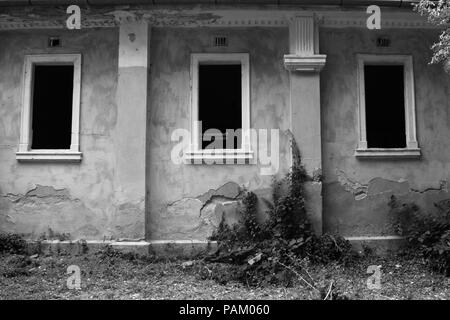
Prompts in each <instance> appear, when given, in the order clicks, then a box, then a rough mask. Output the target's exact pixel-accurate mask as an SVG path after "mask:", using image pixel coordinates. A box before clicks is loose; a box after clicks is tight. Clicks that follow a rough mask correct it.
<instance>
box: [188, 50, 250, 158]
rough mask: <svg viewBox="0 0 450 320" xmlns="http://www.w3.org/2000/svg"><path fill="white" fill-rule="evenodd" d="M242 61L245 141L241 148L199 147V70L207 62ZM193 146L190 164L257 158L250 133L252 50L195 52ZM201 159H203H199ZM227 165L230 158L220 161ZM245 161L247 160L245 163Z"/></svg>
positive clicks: (192, 115) (243, 135)
mask: <svg viewBox="0 0 450 320" xmlns="http://www.w3.org/2000/svg"><path fill="white" fill-rule="evenodd" d="M236 62H239V63H240V64H241V72H242V78H241V79H242V86H241V90H242V95H241V97H242V103H241V109H242V142H241V148H239V149H215V150H205V149H201V147H200V146H199V142H200V135H199V134H200V132H199V131H200V128H199V125H198V124H199V122H198V120H199V107H198V93H199V92H198V91H199V85H198V76H199V74H198V69H199V65H200V64H202V63H205V64H235V63H236ZM190 82H191V83H190V85H191V121H190V122H191V123H190V125H191V128H190V129H191V131H190V132H191V145H190V148H189V150H188V152H187V153H186V154H185V160H186V163H192V164H194V163H195V164H199V163H202V160H227V159H229V160H248V159H253V152H252V150H251V145H250V141H251V134H250V58H249V54H248V53H192V54H191V76H190ZM195 160H200V161H195ZM217 163H219V164H227V161H224V162H221V161H217ZM242 163H244V162H242Z"/></svg>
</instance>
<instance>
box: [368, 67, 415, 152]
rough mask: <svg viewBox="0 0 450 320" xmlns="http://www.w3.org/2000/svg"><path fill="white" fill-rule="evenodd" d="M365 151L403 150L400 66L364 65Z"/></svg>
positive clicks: (403, 112) (402, 101) (402, 104)
mask: <svg viewBox="0 0 450 320" xmlns="http://www.w3.org/2000/svg"><path fill="white" fill-rule="evenodd" d="M364 86H365V97H366V132H367V147H368V148H405V147H406V131H405V95H404V77H403V66H401V65H384V66H382V65H366V66H364Z"/></svg>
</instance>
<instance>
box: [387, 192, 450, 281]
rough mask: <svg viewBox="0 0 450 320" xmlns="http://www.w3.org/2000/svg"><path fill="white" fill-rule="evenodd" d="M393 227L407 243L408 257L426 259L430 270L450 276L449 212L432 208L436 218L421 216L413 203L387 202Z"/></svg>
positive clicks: (422, 213) (425, 214) (438, 207)
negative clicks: (392, 219) (435, 210)
mask: <svg viewBox="0 0 450 320" xmlns="http://www.w3.org/2000/svg"><path fill="white" fill-rule="evenodd" d="M389 206H390V208H391V213H392V214H393V218H394V226H395V227H396V230H397V232H398V234H399V235H403V236H405V237H406V240H407V244H408V245H407V253H408V254H411V255H413V256H417V257H420V258H423V259H425V260H426V261H427V262H428V264H429V265H430V267H431V268H432V269H433V270H435V271H437V272H441V273H444V274H446V275H447V276H450V213H449V212H450V211H449V206H448V205H439V204H435V206H436V208H437V213H436V214H427V213H424V212H422V210H420V208H419V207H418V206H417V205H416V204H414V203H400V202H399V201H398V200H397V198H396V197H395V196H392V197H391V201H390V202H389Z"/></svg>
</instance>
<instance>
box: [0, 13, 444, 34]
mask: <svg viewBox="0 0 450 320" xmlns="http://www.w3.org/2000/svg"><path fill="white" fill-rule="evenodd" d="M305 13H309V14H312V13H314V15H315V17H316V19H317V24H318V25H319V27H326V28H348V27H356V28H366V21H367V17H368V15H367V13H366V12H365V11H364V10H361V11H324V10H316V11H300V10H296V11H293V10H290V11H287V10H275V9H272V10H270V9H267V10H262V9H261V10H236V9H234V10H232V9H229V10H219V9H217V10H213V9H212V10H207V9H189V10H188V9H187V10H174V9H164V10H163V9H132V8H121V9H118V10H114V9H110V10H105V9H102V10H100V9H98V10H94V9H90V10H88V12H87V13H83V11H82V28H99V27H115V26H118V25H120V24H122V23H128V22H138V21H144V22H147V23H149V24H150V25H152V26H155V27H188V28H189V27H284V28H286V27H288V25H289V23H290V21H292V19H293V17H296V16H299V15H304V14H305ZM66 18H67V15H66V14H65V13H64V11H63V10H55V11H54V12H51V14H48V13H46V12H42V11H39V12H34V11H27V10H25V9H23V10H22V11H20V10H16V11H14V12H8V11H5V12H4V13H1V14H0V30H13V29H38V28H45V29H49V28H65V27H66V25H65V23H66V20H65V19H66ZM381 27H382V29H383V28H420V29H423V28H437V27H436V26H433V25H431V24H429V23H428V22H427V21H426V19H425V18H424V17H421V16H419V15H418V14H416V13H413V12H382V18H381Z"/></svg>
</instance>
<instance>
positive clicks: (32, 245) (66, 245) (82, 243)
mask: <svg viewBox="0 0 450 320" xmlns="http://www.w3.org/2000/svg"><path fill="white" fill-rule="evenodd" d="M108 246H109V247H111V248H113V249H114V250H117V251H119V252H122V253H135V254H138V255H143V256H157V257H159V258H192V257H195V256H198V255H203V254H209V253H213V252H215V250H217V242H216V241H202V240H150V241H101V240H76V241H59V240H42V241H32V240H30V241H28V253H30V254H34V253H43V254H74V255H80V254H87V253H95V252H96V251H99V250H104V249H106V248H107V247H108Z"/></svg>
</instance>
